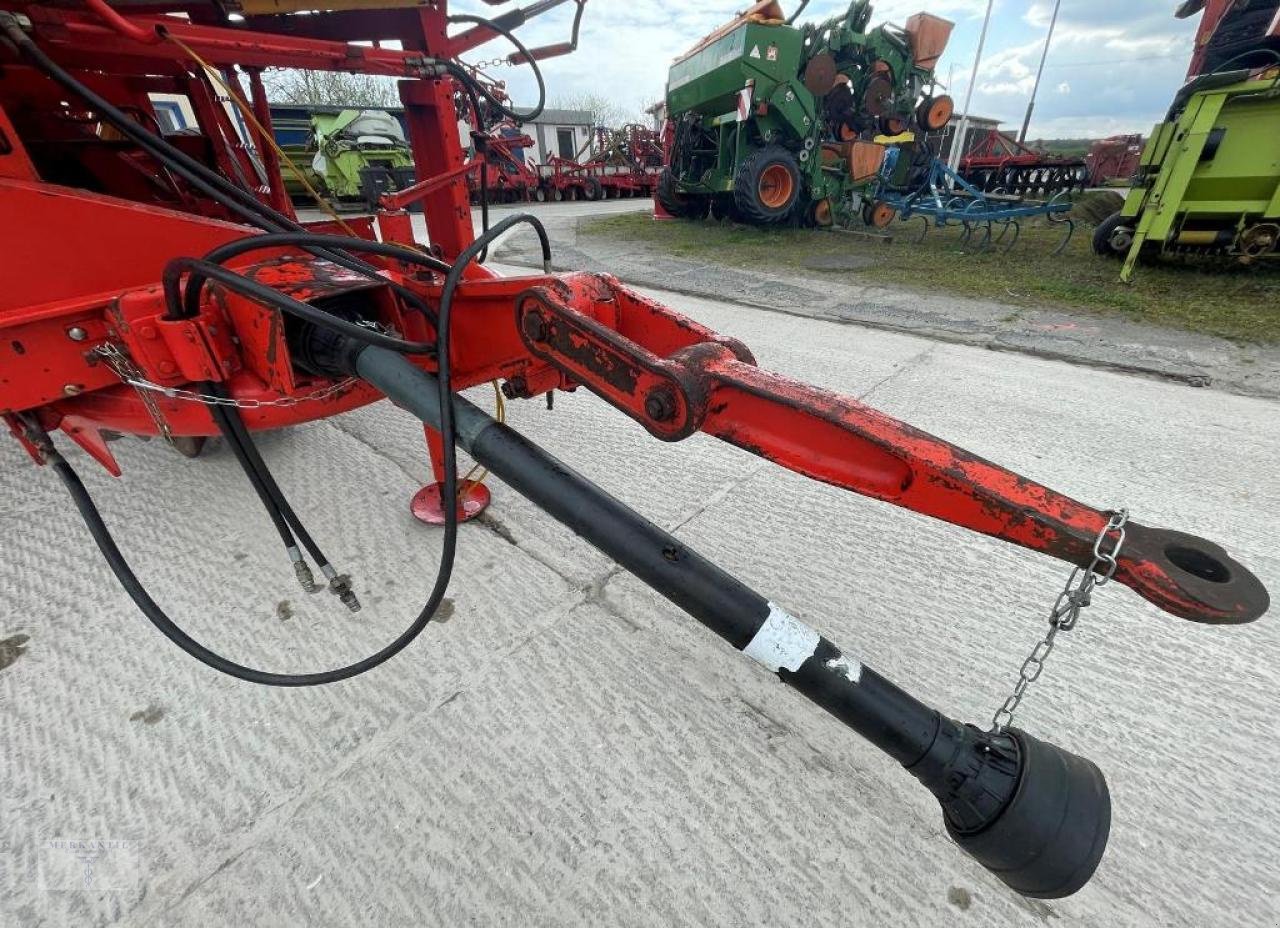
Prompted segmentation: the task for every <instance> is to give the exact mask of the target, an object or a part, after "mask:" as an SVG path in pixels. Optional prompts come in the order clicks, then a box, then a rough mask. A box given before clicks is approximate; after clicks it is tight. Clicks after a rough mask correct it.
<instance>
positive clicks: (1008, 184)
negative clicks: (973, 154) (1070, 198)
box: [964, 161, 1089, 199]
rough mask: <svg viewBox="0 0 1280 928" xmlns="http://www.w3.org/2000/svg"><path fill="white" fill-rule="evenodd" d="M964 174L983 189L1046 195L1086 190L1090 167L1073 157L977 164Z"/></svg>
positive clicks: (1013, 193)
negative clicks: (1044, 161)
mask: <svg viewBox="0 0 1280 928" xmlns="http://www.w3.org/2000/svg"><path fill="white" fill-rule="evenodd" d="M964 177H965V180H967V181H969V183H971V184H973V185H974V186H975V187H977V188H978V189H979V190H981V191H983V192H984V193H1006V194H1011V195H1014V196H1020V197H1036V198H1041V199H1047V198H1049V197H1052V196H1055V195H1057V194H1059V193H1072V192H1076V191H1081V190H1084V188H1085V187H1086V186H1087V185H1088V182H1089V170H1088V168H1086V167H1085V165H1084V162H1083V161H1070V162H1063V163H1061V164H1019V165H1005V166H1003V167H994V168H976V169H973V170H971V171H969V172H967V174H965V175H964Z"/></svg>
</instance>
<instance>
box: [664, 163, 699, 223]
mask: <svg viewBox="0 0 1280 928" xmlns="http://www.w3.org/2000/svg"><path fill="white" fill-rule="evenodd" d="M654 199H656V200H657V201H658V203H659V204H660V205H661V206H662V208H663V209H665V210H666V211H667V212H668V213H670V214H671V215H672V216H679V217H680V218H681V219H701V218H702V217H703V216H705V215H706V214H707V203H706V201H705V200H704V199H703V198H702V197H686V196H685V195H684V194H682V193H681V192H680V191H679V190H678V189H677V188H676V178H675V175H674V174H672V173H671V169H670V168H663V169H662V175H661V176H660V177H659V178H658V189H657V191H655V193H654Z"/></svg>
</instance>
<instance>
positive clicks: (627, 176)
mask: <svg viewBox="0 0 1280 928" xmlns="http://www.w3.org/2000/svg"><path fill="white" fill-rule="evenodd" d="M584 156H585V158H584ZM538 172H539V175H540V180H539V184H538V189H537V190H536V191H535V194H534V195H535V197H536V198H537V199H538V200H555V201H560V200H607V199H616V198H619V197H647V196H652V195H653V189H654V187H655V185H656V184H657V182H658V175H659V174H661V173H662V140H661V138H660V137H659V135H658V133H657V132H655V131H654V130H653V129H649V128H646V127H645V126H641V125H637V124H634V123H633V124H629V125H625V126H623V127H622V128H621V129H609V128H607V127H604V126H597V127H596V129H595V130H594V132H593V133H592V137H591V139H589V140H588V142H587V144H586V145H584V146H583V148H582V150H581V151H579V152H578V154H577V157H576V158H562V157H559V156H556V155H553V156H552V157H550V158H548V159H547V161H546V163H545V164H542V165H539V167H538Z"/></svg>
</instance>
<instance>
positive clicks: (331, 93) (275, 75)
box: [265, 70, 400, 109]
mask: <svg viewBox="0 0 1280 928" xmlns="http://www.w3.org/2000/svg"><path fill="white" fill-rule="evenodd" d="M265 78H266V82H267V87H268V94H269V96H270V97H271V101H272V102H273V103H306V104H312V105H315V106H346V107H350V108H352V109H359V108H361V107H366V106H399V105H400V93H399V91H398V90H397V89H396V82H395V80H394V79H393V78H389V77H377V76H374V75H371V74H347V73H345V72H343V71H294V70H273V71H269V72H268V73H267V74H266V75H265Z"/></svg>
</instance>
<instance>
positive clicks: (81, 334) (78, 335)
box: [67, 325, 89, 342]
mask: <svg viewBox="0 0 1280 928" xmlns="http://www.w3.org/2000/svg"><path fill="white" fill-rule="evenodd" d="M88 337H89V333H88V332H86V331H85V330H84V329H82V328H80V326H78V325H73V326H72V327H71V328H69V329H67V338H69V339H71V340H72V341H73V342H82V341H84V340H85V339H86V338H88Z"/></svg>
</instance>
